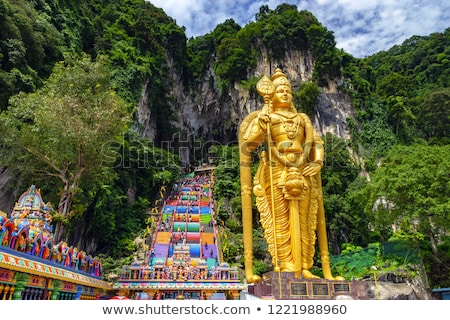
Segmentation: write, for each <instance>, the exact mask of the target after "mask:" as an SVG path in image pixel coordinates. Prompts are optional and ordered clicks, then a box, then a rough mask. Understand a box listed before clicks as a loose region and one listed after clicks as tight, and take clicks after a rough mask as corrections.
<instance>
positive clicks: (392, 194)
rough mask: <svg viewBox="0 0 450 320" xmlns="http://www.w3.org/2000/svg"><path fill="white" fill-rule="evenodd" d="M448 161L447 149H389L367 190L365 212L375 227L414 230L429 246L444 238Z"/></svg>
mask: <svg viewBox="0 0 450 320" xmlns="http://www.w3.org/2000/svg"><path fill="white" fill-rule="evenodd" d="M449 159H450V147H449V145H445V146H427V145H418V144H416V145H411V146H401V145H397V146H394V147H392V148H391V149H390V150H389V152H388V154H387V155H386V157H385V158H383V160H382V164H381V166H380V167H379V168H378V169H377V170H376V171H375V172H374V174H373V175H372V178H371V179H372V180H371V184H370V186H369V190H370V198H368V202H367V208H366V212H367V214H369V215H370V216H372V222H373V224H374V226H376V227H377V228H383V227H384V226H390V225H397V226H398V227H400V228H401V229H402V230H404V231H405V232H412V231H414V230H417V231H419V232H420V233H422V234H424V235H429V236H430V237H431V242H432V243H433V242H435V241H437V240H438V239H439V238H440V237H442V236H444V237H445V230H449V228H450V224H449V219H448V212H449V210H450V201H449V199H450V193H449V190H450V188H449V187H450V181H449V179H448V172H450V171H449V170H450V161H449ZM388 236H389V234H386V235H385V237H388Z"/></svg>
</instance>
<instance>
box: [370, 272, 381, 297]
mask: <svg viewBox="0 0 450 320" xmlns="http://www.w3.org/2000/svg"><path fill="white" fill-rule="evenodd" d="M372 270H373V279H374V280H375V296H376V297H377V300H380V291H379V290H378V282H377V267H376V266H372Z"/></svg>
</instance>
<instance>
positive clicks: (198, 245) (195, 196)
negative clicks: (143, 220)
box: [113, 167, 246, 300]
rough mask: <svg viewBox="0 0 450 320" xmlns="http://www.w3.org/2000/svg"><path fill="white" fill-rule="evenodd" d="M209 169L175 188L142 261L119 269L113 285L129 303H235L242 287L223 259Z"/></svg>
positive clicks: (181, 182)
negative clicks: (229, 301)
mask: <svg viewBox="0 0 450 320" xmlns="http://www.w3.org/2000/svg"><path fill="white" fill-rule="evenodd" d="M212 172H213V168H212V167H201V168H198V169H197V170H196V171H195V174H194V175H193V176H191V177H188V178H185V179H182V180H180V181H178V183H177V184H175V185H174V188H173V190H172V192H171V194H170V196H169V197H167V198H166V200H165V201H164V204H163V206H162V210H160V214H159V215H158V221H157V224H156V228H155V230H154V232H153V235H152V236H151V243H150V246H149V248H150V249H149V251H148V254H147V257H146V259H145V262H144V263H143V264H140V263H137V262H136V263H133V264H132V265H130V266H125V267H123V270H122V274H121V277H120V280H118V282H117V283H115V284H114V285H113V288H114V289H116V290H117V293H118V294H119V295H121V296H127V297H132V298H134V299H234V300H238V299H239V297H240V292H241V291H242V290H244V289H246V286H245V285H244V284H242V283H241V281H240V279H239V272H238V269H237V267H230V265H229V264H228V263H226V262H224V261H223V260H222V256H221V251H220V249H219V248H220V245H219V237H218V229H217V225H216V220H215V217H214V214H215V212H214V205H213V201H212V197H211V188H212V184H213V175H212Z"/></svg>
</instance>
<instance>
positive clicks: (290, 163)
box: [239, 69, 343, 283]
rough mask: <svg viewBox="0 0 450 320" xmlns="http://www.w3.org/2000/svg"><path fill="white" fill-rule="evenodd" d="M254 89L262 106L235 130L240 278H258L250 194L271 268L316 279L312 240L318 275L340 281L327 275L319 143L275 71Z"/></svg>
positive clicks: (283, 77) (251, 280) (286, 84)
mask: <svg viewBox="0 0 450 320" xmlns="http://www.w3.org/2000/svg"><path fill="white" fill-rule="evenodd" d="M257 91H258V93H259V94H260V95H261V96H262V97H263V98H264V106H263V108H262V110H258V111H254V112H252V113H251V114H249V115H248V116H247V117H246V118H245V119H244V120H243V122H242V123H241V126H240V129H239V146H240V149H239V150H240V175H241V188H242V189H241V194H242V220H243V233H244V256H245V257H244V259H245V274H246V280H247V282H249V283H254V282H258V281H259V280H260V277H259V276H258V275H255V274H254V273H253V238H252V233H253V224H252V201H253V194H254V196H255V197H256V207H257V209H258V211H259V213H260V221H261V224H262V226H263V229H264V237H265V239H266V241H267V244H268V251H269V253H270V255H271V256H272V263H273V266H274V271H281V272H293V273H294V274H295V277H297V278H299V277H300V276H303V277H304V278H317V276H315V275H313V274H312V273H311V271H310V269H311V268H312V266H313V258H314V252H315V243H316V238H318V244H319V250H320V255H321V261H322V271H323V275H324V277H325V278H326V279H330V280H331V279H340V280H343V278H342V277H333V275H332V273H331V268H330V261H329V253H328V242H327V241H328V240H327V234H326V225H325V213H324V208H323V199H322V183H321V177H320V171H321V169H322V167H323V160H324V150H323V141H322V140H321V139H320V137H319V135H318V134H317V133H316V131H315V130H314V128H313V125H312V122H311V120H310V118H309V117H308V116H307V115H306V114H304V113H299V112H297V110H296V108H295V106H294V105H293V103H292V89H291V84H290V82H289V80H288V79H287V77H286V75H285V74H284V73H283V72H282V71H281V70H280V69H277V70H276V72H275V74H274V75H273V76H272V78H271V79H270V78H269V77H268V76H263V77H262V78H261V80H260V81H259V82H258V84H257ZM262 145H264V146H265V148H260V146H262ZM257 149H262V151H260V161H259V166H258V170H257V172H256V174H255V176H254V177H253V181H252V172H251V166H252V151H254V150H257Z"/></svg>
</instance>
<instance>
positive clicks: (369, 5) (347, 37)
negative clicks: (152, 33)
mask: <svg viewBox="0 0 450 320" xmlns="http://www.w3.org/2000/svg"><path fill="white" fill-rule="evenodd" d="M150 2H151V3H153V4H154V5H155V6H156V7H159V8H162V9H163V10H164V11H165V12H166V13H167V15H169V16H170V17H172V18H173V19H175V20H176V21H177V24H178V25H179V26H184V27H185V28H186V35H187V36H188V37H191V36H194V37H195V36H200V35H204V34H207V33H209V32H211V31H212V30H213V29H214V28H215V27H216V26H217V25H218V24H219V23H222V22H224V21H225V20H227V19H230V18H233V19H234V20H235V21H236V22H237V23H238V24H240V25H241V26H245V25H246V24H247V23H249V22H250V21H254V20H255V15H256V14H257V13H258V12H259V8H260V7H261V6H262V5H268V6H269V8H270V9H275V8H276V7H277V5H279V4H281V3H290V4H295V5H297V8H298V9H299V10H308V11H311V12H312V14H313V15H314V16H315V17H316V18H317V19H318V20H319V21H320V23H322V25H323V26H325V27H326V28H327V29H328V30H330V31H332V32H333V33H334V35H335V39H336V42H337V47H338V48H342V49H343V50H344V51H346V52H348V53H350V54H352V55H354V56H355V57H364V56H367V55H371V54H374V53H376V52H379V51H383V50H388V49H389V48H391V47H392V46H394V45H396V44H401V43H402V42H403V41H404V40H406V39H408V38H409V37H411V36H413V35H421V36H426V35H429V34H431V33H433V32H443V31H444V30H445V29H446V28H449V27H450V2H448V1H442V0H403V1H396V0H364V1H363V0H269V1H262V0H256V1H252V0H233V1H230V0H151V1H150Z"/></svg>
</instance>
